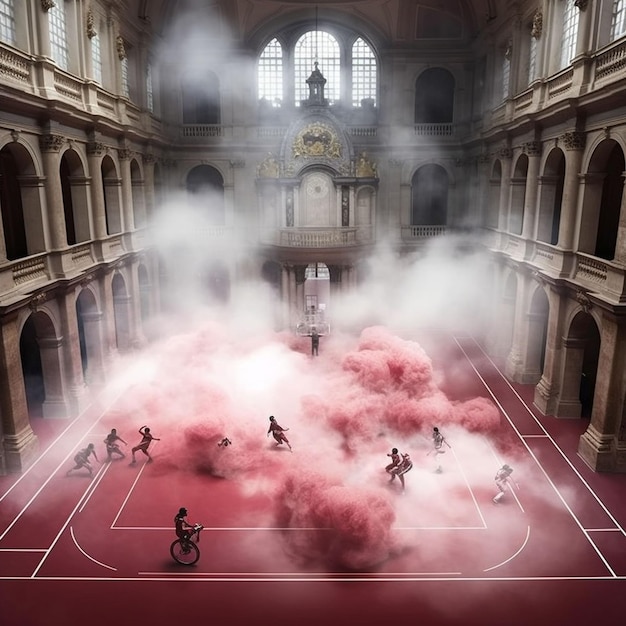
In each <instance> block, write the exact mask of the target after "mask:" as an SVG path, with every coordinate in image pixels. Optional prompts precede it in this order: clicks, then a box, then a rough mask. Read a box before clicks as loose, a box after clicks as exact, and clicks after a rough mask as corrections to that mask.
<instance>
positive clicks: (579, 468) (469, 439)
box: [0, 337, 626, 626]
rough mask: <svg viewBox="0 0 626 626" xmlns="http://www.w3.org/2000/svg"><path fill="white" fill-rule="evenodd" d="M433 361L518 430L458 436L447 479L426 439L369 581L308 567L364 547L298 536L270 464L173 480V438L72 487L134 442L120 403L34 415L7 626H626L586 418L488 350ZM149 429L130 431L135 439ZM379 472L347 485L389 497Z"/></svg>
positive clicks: (444, 354)
mask: <svg viewBox="0 0 626 626" xmlns="http://www.w3.org/2000/svg"><path fill="white" fill-rule="evenodd" d="M425 343H426V344H428V343H429V342H428V341H426V342H425ZM426 349H427V351H428V352H429V354H432V358H433V362H434V364H435V365H436V366H437V367H438V368H439V370H440V371H441V372H442V376H441V378H440V385H441V389H442V390H443V391H444V392H445V393H446V394H447V395H448V396H450V397H453V398H457V399H459V400H464V399H467V398H471V397H476V396H480V397H486V398H489V399H491V400H492V401H493V402H494V403H495V405H496V406H497V408H498V410H499V411H500V414H501V427H500V429H499V431H498V432H497V433H495V434H494V433H490V434H488V435H486V434H484V433H481V432H473V433H465V432H461V431H460V430H459V429H458V428H450V429H449V430H450V434H449V439H450V440H451V441H453V443H454V445H453V447H452V448H451V449H449V450H448V454H447V455H445V456H446V458H445V469H444V471H443V473H442V474H437V473H435V472H433V471H432V466H431V465H430V459H429V457H428V452H427V451H428V447H427V443H426V442H425V443H424V446H423V448H422V447H420V445H419V443H413V447H414V449H413V454H412V458H413V460H414V469H413V470H412V471H411V472H410V473H409V474H408V475H407V490H406V493H404V494H401V493H400V492H399V491H397V493H396V492H393V493H391V495H390V496H389V497H388V502H390V503H391V506H392V507H394V512H395V521H394V523H393V528H392V534H393V540H391V545H392V548H391V549H390V550H389V553H388V556H387V557H386V558H384V559H383V560H381V561H380V562H376V564H375V565H372V566H366V567H363V568H362V569H359V568H358V567H341V566H339V567H337V566H336V565H331V564H330V563H325V562H324V560H323V559H322V560H319V559H318V560H315V559H311V560H308V561H307V560H303V559H302V558H300V556H301V548H302V546H303V545H304V546H310V545H323V546H324V548H325V549H326V548H328V546H329V545H331V544H332V541H333V540H337V541H340V542H343V543H345V542H346V541H349V540H350V538H346V537H345V536H343V537H342V536H339V535H337V537H336V538H335V539H333V537H334V536H335V535H334V534H333V532H334V531H333V529H332V528H327V527H321V528H320V527H311V526H310V525H309V526H303V527H300V526H298V525H297V524H291V525H290V526H289V527H284V526H281V520H280V517H277V516H276V514H275V511H274V509H273V504H274V501H275V498H276V497H277V496H276V493H275V491H273V490H272V488H265V487H264V483H263V473H262V472H259V471H258V468H256V469H255V470H254V471H252V470H251V471H250V472H248V473H244V479H241V480H229V479H225V478H220V477H217V476H214V475H212V474H211V473H209V472H198V471H195V470H193V469H190V468H187V469H185V468H184V467H173V466H172V465H171V464H170V463H168V461H167V459H166V458H165V455H164V454H163V451H164V450H166V447H165V445H166V444H165V443H163V442H157V443H156V445H154V447H153V449H152V450H153V453H154V456H155V462H154V463H152V464H147V463H145V462H144V459H143V458H142V459H139V462H138V463H137V465H135V466H130V465H129V464H128V458H127V459H125V460H121V461H114V462H112V463H103V464H96V466H95V472H94V476H93V478H91V479H90V478H89V477H87V476H84V475H79V474H78V473H77V474H76V475H70V476H66V475H65V474H66V471H67V469H68V468H69V467H71V465H72V463H71V459H72V457H73V455H74V454H75V452H76V449H77V448H80V447H83V446H84V445H86V442H87V441H90V440H92V439H93V440H94V441H96V442H99V441H101V440H102V439H103V438H104V436H105V435H106V433H107V432H108V431H109V429H110V428H111V427H113V425H116V426H118V428H119V424H120V408H119V407H120V405H119V403H120V398H119V397H108V396H104V395H103V396H102V397H101V398H99V399H98V400H97V401H94V403H93V404H92V405H91V406H90V407H89V408H88V409H87V410H86V411H85V412H84V414H82V415H81V416H79V417H78V418H76V419H73V420H58V421H53V420H42V419H33V427H34V429H35V430H36V432H37V434H38V435H39V437H40V440H41V455H40V457H39V458H38V460H37V461H36V462H35V463H34V464H33V465H32V466H31V467H30V468H29V469H28V470H27V471H26V472H24V473H23V474H22V475H10V476H4V477H0V624H2V625H3V626H4V625H8V626H40V625H44V624H45V625H56V624H69V623H72V622H78V621H79V622H80V623H84V624H89V626H100V625H101V624H102V625H104V624H109V623H111V622H118V623H121V624H130V623H134V622H143V623H146V624H147V623H151V624H161V623H169V622H175V621H181V620H185V622H186V623H189V620H194V621H197V622H198V623H211V624H220V625H221V624H224V625H239V624H253V623H256V624H262V625H263V624H268V625H276V624H307V625H308V624H324V623H326V624H344V623H346V622H347V623H350V624H389V623H395V624H398V623H399V620H406V622H407V623H411V624H413V623H421V624H442V625H444V624H464V625H473V624H475V625H477V626H478V625H480V626H489V625H496V624H498V625H500V624H502V625H505V624H506V625H511V624H513V625H514V624H520V625H522V624H524V625H525V624H538V625H542V624H546V625H547V624H567V625H568V626H572V625H577V624H579V625H583V624H584V625H586V624H590V623H594V622H595V621H597V620H602V621H603V622H609V621H614V622H615V623H617V621H616V620H618V619H619V618H620V617H621V616H623V614H624V610H623V599H622V598H623V597H624V595H625V594H626V531H625V530H624V529H625V528H626V504H625V503H626V498H625V496H626V476H624V475H606V474H597V473H594V472H592V471H591V470H589V469H588V468H587V466H586V465H585V464H584V463H583V462H582V461H581V460H580V458H579V457H578V456H577V454H576V448H577V445H578V438H579V436H580V435H581V434H582V432H584V429H585V427H586V423H587V422H585V420H582V419H581V420H557V419H555V418H553V417H550V416H547V417H545V416H541V415H540V414H539V413H538V412H537V411H536V410H535V409H534V408H533V405H532V393H533V389H532V387H530V386H528V387H526V386H520V385H511V384H509V383H508V382H507V381H506V380H505V378H504V377H503V376H502V374H501V371H500V370H499V368H498V366H497V364H495V363H494V362H492V361H491V360H490V359H489V358H488V357H487V356H486V355H485V354H484V353H483V351H482V350H481V349H480V347H479V346H478V345H477V344H476V343H475V342H474V341H473V340H472V339H470V338H466V337H455V338H450V339H449V340H447V341H445V342H443V343H440V342H439V341H438V342H437V346H435V343H434V342H433V343H432V345H428V346H427V347H426ZM446 372H448V374H447V375H446ZM451 372H453V374H452V373H451ZM128 393H131V392H128ZM143 417H144V416H143V415H139V416H136V417H129V418H128V419H129V421H131V422H132V426H131V425H128V426H127V425H126V424H125V423H123V426H124V428H123V429H120V430H121V431H122V432H121V434H122V436H124V435H125V434H126V433H129V432H130V433H134V432H136V428H137V427H138V426H141V425H142V423H143ZM292 430H296V429H292ZM294 436H295V435H294ZM127 437H128V441H129V443H133V444H134V443H135V441H134V439H135V437H136V435H132V437H131V435H127ZM262 439H263V441H262V442H261V445H262V446H265V447H266V449H265V452H264V454H265V453H267V454H269V455H272V454H273V455H275V458H277V459H278V458H279V459H280V462H281V463H283V462H284V460H285V459H287V462H289V459H293V458H294V457H296V455H303V454H305V453H304V452H303V451H302V450H299V449H298V448H297V447H295V446H294V452H293V456H285V455H288V451H286V450H282V449H273V448H271V447H270V446H271V444H270V443H269V440H267V439H264V438H263V437H262ZM413 441H414V442H415V441H418V440H413ZM310 445H311V446H314V442H312V443H311V444H310ZM129 447H130V446H129ZM233 447H234V446H233ZM160 451H161V456H160V455H159V452H160ZM422 453H423V454H422ZM311 454H312V453H311ZM100 455H101V457H100V458H101V459H102V456H103V453H102V452H100ZM312 458H314V457H312ZM503 460H507V461H509V460H510V462H511V463H512V464H513V465H514V466H515V468H516V477H517V480H518V482H519V490H515V491H514V492H513V493H511V494H507V497H508V500H507V501H506V503H504V504H500V505H494V504H493V503H492V501H491V498H492V496H493V495H494V484H493V473H494V471H493V468H496V469H497V467H499V466H500V465H501V463H502V462H503ZM384 465H385V459H384V457H383V459H382V460H381V466H382V467H384ZM355 467H356V466H355ZM377 471H378V470H376V471H373V472H370V473H369V474H368V473H367V470H363V474H362V475H359V474H358V473H357V475H356V477H355V476H354V475H352V476H351V477H350V478H346V481H347V484H348V485H349V484H351V482H350V481H356V482H358V481H362V482H364V483H370V484H372V485H374V487H375V488H377V489H379V488H380V489H382V487H380V485H379V483H380V482H381V481H385V480H386V477H384V472H382V474H381V475H380V476H379V475H378V474H379V473H380V472H379V473H377ZM246 477H247V478H246ZM386 498H387V496H386ZM181 502H184V503H185V506H187V508H189V509H190V511H194V512H196V514H197V516H198V517H200V518H201V521H202V522H203V524H204V525H205V530H204V531H203V533H202V537H201V541H200V544H199V546H200V549H201V553H202V555H201V558H200V560H199V562H198V563H197V564H196V565H194V566H192V567H184V566H180V565H177V564H176V563H174V561H173V560H172V559H171V557H170V555H169V544H170V543H171V541H172V540H173V530H172V512H173V511H176V510H177V509H178V507H179V506H180V504H181ZM313 514H314V512H309V515H308V517H307V518H306V519H307V520H310V519H314V515H313ZM194 517H196V516H195V515H194ZM191 521H195V520H194V519H192V520H191ZM364 532H365V531H364ZM368 532H369V531H368ZM343 548H345V546H344V545H341V546H340V549H343ZM592 620H593V621H592Z"/></svg>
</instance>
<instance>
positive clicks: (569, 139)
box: [561, 131, 586, 150]
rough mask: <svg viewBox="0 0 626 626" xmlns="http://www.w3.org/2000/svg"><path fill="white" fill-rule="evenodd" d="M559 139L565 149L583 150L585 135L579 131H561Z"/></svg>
mask: <svg viewBox="0 0 626 626" xmlns="http://www.w3.org/2000/svg"><path fill="white" fill-rule="evenodd" d="M561 141H562V142H563V145H564V146H565V149H566V150H583V149H584V148H585V141H586V135H585V133H582V132H580V131H573V132H571V133H563V135H561Z"/></svg>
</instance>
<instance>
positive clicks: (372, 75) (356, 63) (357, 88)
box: [352, 37, 377, 107]
mask: <svg viewBox="0 0 626 626" xmlns="http://www.w3.org/2000/svg"><path fill="white" fill-rule="evenodd" d="M376 69H377V66H376V57H375V56H374V51H373V50H372V49H371V48H370V46H369V45H368V44H367V43H366V42H365V41H363V39H362V38H361V37H359V38H358V39H357V40H356V41H355V42H354V43H353V44H352V106H354V107H359V106H362V105H363V103H364V102H369V103H370V104H372V105H375V104H376V82H377V81H376Z"/></svg>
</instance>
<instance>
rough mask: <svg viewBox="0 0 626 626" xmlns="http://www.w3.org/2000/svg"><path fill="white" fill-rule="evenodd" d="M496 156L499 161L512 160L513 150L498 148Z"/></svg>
mask: <svg viewBox="0 0 626 626" xmlns="http://www.w3.org/2000/svg"><path fill="white" fill-rule="evenodd" d="M498 156H499V157H500V158H501V159H512V158H513V150H511V148H500V149H499V150H498Z"/></svg>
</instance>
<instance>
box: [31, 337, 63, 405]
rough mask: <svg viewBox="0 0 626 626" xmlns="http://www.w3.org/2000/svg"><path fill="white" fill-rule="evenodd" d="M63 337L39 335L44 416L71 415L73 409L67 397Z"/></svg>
mask: <svg viewBox="0 0 626 626" xmlns="http://www.w3.org/2000/svg"><path fill="white" fill-rule="evenodd" d="M63 344H64V341H63V338H62V337H38V338H37V345H38V346H39V354H40V355H41V369H42V373H43V382H44V388H45V400H44V401H43V404H42V411H43V416H44V417H70V415H71V411H70V407H69V403H68V400H67V397H66V381H65V372H64V368H63V358H62V354H61V353H62V346H63Z"/></svg>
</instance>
